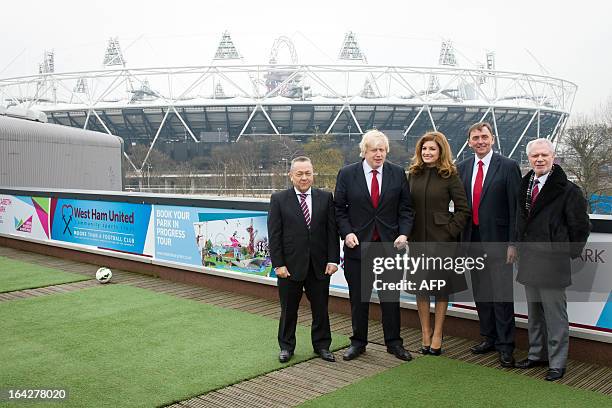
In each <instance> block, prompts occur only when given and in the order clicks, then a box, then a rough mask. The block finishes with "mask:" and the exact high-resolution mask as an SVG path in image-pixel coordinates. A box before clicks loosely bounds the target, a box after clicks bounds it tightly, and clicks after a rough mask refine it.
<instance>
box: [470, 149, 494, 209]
mask: <svg viewBox="0 0 612 408" xmlns="http://www.w3.org/2000/svg"><path fill="white" fill-rule="evenodd" d="M491 157H493V149H491V151H490V152H489V153H487V155H486V156H485V157H483V158H482V159H479V158H478V156H476V155H474V167H473V168H472V197H474V183H475V182H476V174H478V162H479V161H481V160H482V164H483V166H482V185H483V186H484V182H485V180H486V179H487V171H489V166H490V165H491Z"/></svg>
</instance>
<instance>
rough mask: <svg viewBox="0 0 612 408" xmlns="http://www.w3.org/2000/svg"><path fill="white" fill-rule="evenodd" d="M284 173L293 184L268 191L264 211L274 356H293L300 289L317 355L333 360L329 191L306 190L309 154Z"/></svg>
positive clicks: (335, 258) (333, 239)
mask: <svg viewBox="0 0 612 408" xmlns="http://www.w3.org/2000/svg"><path fill="white" fill-rule="evenodd" d="M289 177H290V178H291V182H292V183H293V187H292V188H290V189H287V190H285V191H281V192H278V193H274V194H272V198H271V199H270V212H269V214H268V236H269V238H270V245H269V248H270V258H271V259H272V266H273V267H274V271H275V272H276V276H277V277H278V293H279V297H280V303H281V316H280V321H279V326H278V344H279V346H280V349H281V352H280V355H279V360H280V362H281V363H286V362H287V361H289V360H290V359H291V357H292V356H293V352H294V350H295V328H296V325H297V315H298V308H299V305H300V300H301V299H302V291H305V292H306V297H307V298H308V300H309V301H310V309H311V311H312V328H311V339H312V347H313V349H314V351H315V353H317V354H318V355H319V356H321V358H322V359H324V360H326V361H330V362H333V361H335V358H334V355H333V354H332V353H331V352H330V351H329V346H330V345H331V330H330V327H329V315H328V312H327V302H328V297H329V278H330V276H331V275H332V274H333V273H334V272H336V271H337V270H338V262H339V260H340V240H339V239H338V232H337V228H336V221H335V213H334V201H333V197H332V194H331V193H329V192H326V191H323V190H319V189H317V188H312V183H313V181H314V170H313V167H312V163H311V161H310V159H309V158H307V157H297V158H295V159H293V161H292V162H291V170H290V172H289Z"/></svg>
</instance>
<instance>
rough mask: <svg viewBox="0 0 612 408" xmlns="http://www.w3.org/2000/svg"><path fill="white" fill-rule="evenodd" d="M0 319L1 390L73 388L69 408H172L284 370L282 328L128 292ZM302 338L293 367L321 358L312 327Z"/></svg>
mask: <svg viewBox="0 0 612 408" xmlns="http://www.w3.org/2000/svg"><path fill="white" fill-rule="evenodd" d="M0 317H1V321H2V323H1V324H2V329H1V330H0V344H1V345H2V346H1V347H0V362H2V363H1V369H0V388H7V387H18V388H38V387H45V388H49V387H60V388H67V389H68V392H69V399H68V400H67V401H66V402H63V403H61V406H62V407H64V406H73V407H114V408H116V407H152V406H158V405H165V404H170V403H172V402H174V401H179V400H183V399H186V398H189V397H192V396H195V395H199V394H202V393H205V392H207V391H210V390H213V389H217V388H220V387H223V386H227V385H230V384H233V383H236V382H239V381H242V380H244V379H248V378H252V377H254V376H258V375H261V374H264V373H266V372H270V371H273V370H276V369H279V368H281V367H283V366H286V364H285V365H281V364H280V363H279V362H278V352H279V349H278V343H277V340H276V335H277V328H278V321H277V320H275V319H270V318H266V317H262V316H257V315H253V314H249V313H246V312H241V311H236V310H231V309H223V308H220V307H215V306H211V305H205V304H201V303H198V302H196V301H192V300H186V299H179V298H175V297H172V296H169V295H164V294H159V293H155V292H151V291H148V290H144V289H138V288H134V287H130V286H123V285H105V286H102V285H101V286H100V287H96V288H91V289H84V290H79V291H75V292H70V293H65V294H57V295H49V296H44V297H38V298H29V299H22V300H13V301H8V302H2V303H0ZM297 337H298V339H297V344H298V346H297V349H296V355H295V357H294V358H293V359H292V360H291V362H292V363H296V362H299V361H304V360H306V359H309V358H311V357H314V354H313V352H312V346H311V345H310V328H308V327H304V326H298V332H297ZM347 344H348V339H347V338H346V337H344V336H333V346H334V347H335V348H336V349H337V348H340V347H344V346H346V345H347ZM270 387H272V388H275V387H276V385H275V384H270ZM18 404H21V403H17V404H15V406H18ZM19 406H21V405H19ZM37 406H38V405H37ZM56 406H57V405H56Z"/></svg>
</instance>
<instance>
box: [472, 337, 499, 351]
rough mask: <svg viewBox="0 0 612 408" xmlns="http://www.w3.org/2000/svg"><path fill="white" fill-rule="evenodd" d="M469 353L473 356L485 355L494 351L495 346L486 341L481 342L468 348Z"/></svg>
mask: <svg viewBox="0 0 612 408" xmlns="http://www.w3.org/2000/svg"><path fill="white" fill-rule="evenodd" d="M470 351H471V352H472V353H473V354H487V353H491V352H492V351H495V344H493V343H490V342H488V341H486V340H485V341H483V342H482V343H480V344H477V345H475V346H472V347H470Z"/></svg>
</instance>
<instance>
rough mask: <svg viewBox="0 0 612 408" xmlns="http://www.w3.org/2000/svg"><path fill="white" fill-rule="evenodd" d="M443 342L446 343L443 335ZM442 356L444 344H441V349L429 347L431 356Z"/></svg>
mask: <svg viewBox="0 0 612 408" xmlns="http://www.w3.org/2000/svg"><path fill="white" fill-rule="evenodd" d="M442 342H444V335H442ZM440 354H442V343H440V348H433V347H429V355H432V356H439V355H440Z"/></svg>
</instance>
